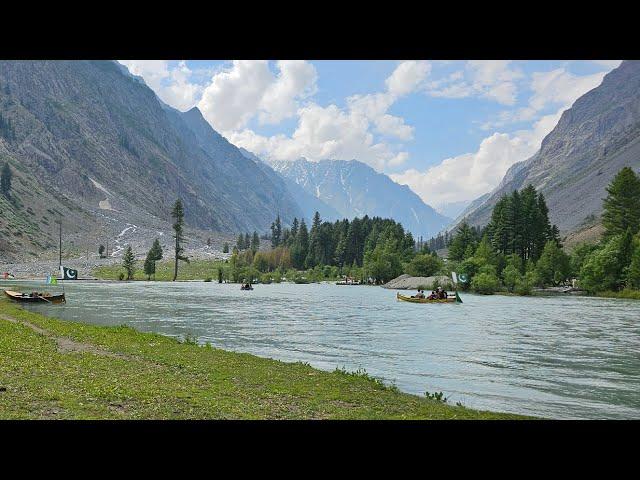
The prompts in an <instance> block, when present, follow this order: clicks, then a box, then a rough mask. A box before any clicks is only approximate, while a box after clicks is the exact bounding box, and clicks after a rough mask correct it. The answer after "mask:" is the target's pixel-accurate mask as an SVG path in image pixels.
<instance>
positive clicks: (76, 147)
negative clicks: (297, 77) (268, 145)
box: [0, 61, 302, 257]
mask: <svg viewBox="0 0 640 480" xmlns="http://www.w3.org/2000/svg"><path fill="white" fill-rule="evenodd" d="M0 117H1V119H2V121H1V122H0V124H1V125H3V126H4V127H3V128H2V129H1V130H2V131H0V163H3V162H4V161H7V162H8V163H9V164H10V166H11V168H12V170H13V171H14V174H15V177H14V187H15V188H14V189H15V195H14V196H13V198H12V199H11V201H9V200H7V199H3V202H2V204H1V205H0V210H1V213H0V248H1V249H2V256H3V257H9V256H11V255H14V256H15V255H18V254H20V253H24V252H28V253H29V254H30V255H34V256H35V255H38V253H39V252H42V251H43V250H47V249H50V248H52V246H54V245H56V244H57V227H56V226H55V221H56V220H58V219H60V218H61V219H62V222H63V225H64V227H65V232H69V233H73V234H77V235H78V236H79V238H83V237H85V238H86V237H87V236H91V235H98V234H97V232H98V231H99V230H104V229H106V230H108V233H107V234H106V235H111V236H113V235H115V234H116V233H117V232H119V231H121V230H122V228H124V226H125V225H126V222H130V223H135V224H138V225H140V226H141V227H142V226H144V225H149V226H152V225H153V228H157V225H160V224H161V225H163V226H168V225H169V224H170V220H171V219H170V216H169V213H170V210H171V205H172V203H173V202H174V201H175V199H176V198H177V197H181V198H182V199H183V201H184V203H185V211H186V217H185V219H186V222H187V224H188V225H190V226H191V227H193V228H196V229H200V230H203V231H215V232H222V233H231V232H239V231H243V232H244V231H252V230H254V229H255V230H258V231H266V230H267V229H268V227H269V225H270V224H271V222H272V221H273V217H274V213H275V212H279V213H280V215H281V217H282V218H283V219H284V221H285V222H286V221H290V220H291V219H293V217H294V216H300V215H301V214H302V212H301V210H300V208H299V207H298V205H297V204H296V203H295V200H294V199H293V198H292V196H291V195H290V194H289V193H288V191H287V189H286V186H285V185H284V182H283V181H282V180H281V179H278V178H277V177H276V176H273V175H268V174H267V173H265V171H264V170H263V169H259V168H256V167H255V164H254V162H252V161H251V160H249V159H247V158H246V157H245V156H244V155H243V154H242V153H241V152H240V151H239V150H238V149H237V148H236V147H235V146H233V145H232V144H230V143H229V142H228V141H226V140H225V139H224V138H223V137H221V136H220V135H219V134H217V133H216V132H215V131H214V130H213V129H212V128H211V127H210V126H209V124H208V123H207V122H205V121H204V119H203V118H202V116H201V115H200V112H198V111H197V110H196V109H194V110H191V111H189V112H186V113H182V112H179V111H177V110H174V109H172V108H170V107H168V106H166V105H165V104H163V103H162V102H161V101H160V100H159V99H158V98H157V96H156V95H155V93H154V92H153V91H152V90H151V89H149V88H148V87H147V86H146V85H145V84H144V82H143V81H141V80H140V79H139V78H136V77H133V76H131V75H129V74H128V72H126V70H123V67H122V66H121V65H119V64H117V63H115V62H113V61H0ZM106 217H109V218H110V219H111V220H113V222H112V221H110V220H105V218H106ZM112 223H113V225H112Z"/></svg>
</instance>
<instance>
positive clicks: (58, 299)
mask: <svg viewBox="0 0 640 480" xmlns="http://www.w3.org/2000/svg"><path fill="white" fill-rule="evenodd" d="M4 293H5V295H6V296H7V297H9V298H11V299H12V300H16V301H18V302H26V303H39V302H42V303H65V302H66V301H67V300H66V299H65V297H64V293H59V294H56V295H52V294H50V293H48V292H47V293H41V292H31V293H22V292H14V291H13V290H5V291H4Z"/></svg>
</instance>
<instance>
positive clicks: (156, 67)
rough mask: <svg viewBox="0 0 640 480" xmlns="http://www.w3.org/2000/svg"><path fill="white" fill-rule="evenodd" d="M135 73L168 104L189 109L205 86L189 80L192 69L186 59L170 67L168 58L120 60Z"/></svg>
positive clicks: (180, 108)
mask: <svg viewBox="0 0 640 480" xmlns="http://www.w3.org/2000/svg"><path fill="white" fill-rule="evenodd" d="M119 62H120V63H121V64H123V65H124V66H126V67H127V68H128V69H129V71H130V72H131V73H132V74H133V75H138V76H140V77H142V78H143V79H144V81H145V83H146V84H147V85H148V86H149V87H150V88H151V89H152V90H153V91H154V92H155V93H156V95H158V97H160V99H161V100H162V101H163V102H165V103H166V104H168V105H171V106H172V107H174V108H177V109H178V110H188V109H190V108H191V107H193V106H194V105H195V104H196V102H197V101H198V98H199V97H200V95H201V93H202V91H203V87H202V85H198V84H196V83H192V82H190V81H189V78H190V76H191V70H189V68H188V67H187V65H186V63H185V62H184V61H181V62H179V63H178V65H177V66H176V67H173V68H170V66H169V61H168V60H119Z"/></svg>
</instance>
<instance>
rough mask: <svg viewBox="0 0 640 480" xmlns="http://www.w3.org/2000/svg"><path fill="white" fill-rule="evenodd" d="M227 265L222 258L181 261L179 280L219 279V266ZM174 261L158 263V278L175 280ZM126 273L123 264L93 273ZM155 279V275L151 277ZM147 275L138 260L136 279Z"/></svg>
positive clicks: (109, 276) (108, 277) (115, 277)
mask: <svg viewBox="0 0 640 480" xmlns="http://www.w3.org/2000/svg"><path fill="white" fill-rule="evenodd" d="M226 265H228V264H225V263H224V262H223V261H221V260H192V261H190V262H189V263H186V262H180V267H179V270H178V280H204V279H205V278H211V279H212V280H213V281H216V282H217V281H218V268H219V267H222V268H225V267H226ZM173 268H174V263H173V262H171V261H163V262H157V263H156V275H155V278H156V280H161V281H170V280H173ZM121 273H122V274H124V273H125V269H124V268H123V267H122V265H105V266H102V267H98V268H96V269H94V270H93V275H94V276H95V277H97V278H100V279H102V280H118V276H119V275H120V274H121ZM151 278H152V279H153V277H151ZM146 279H147V276H146V275H145V274H144V271H143V270H142V264H141V262H137V269H136V271H135V273H134V280H146Z"/></svg>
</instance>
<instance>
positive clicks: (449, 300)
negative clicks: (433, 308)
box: [396, 292, 462, 303]
mask: <svg viewBox="0 0 640 480" xmlns="http://www.w3.org/2000/svg"><path fill="white" fill-rule="evenodd" d="M396 298H397V299H398V300H402V301H403V302H410V303H462V300H461V299H460V296H459V295H458V292H456V295H455V297H447V298H439V299H437V300H430V299H428V298H415V297H407V296H406V295H402V294H400V292H398V293H396Z"/></svg>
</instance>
